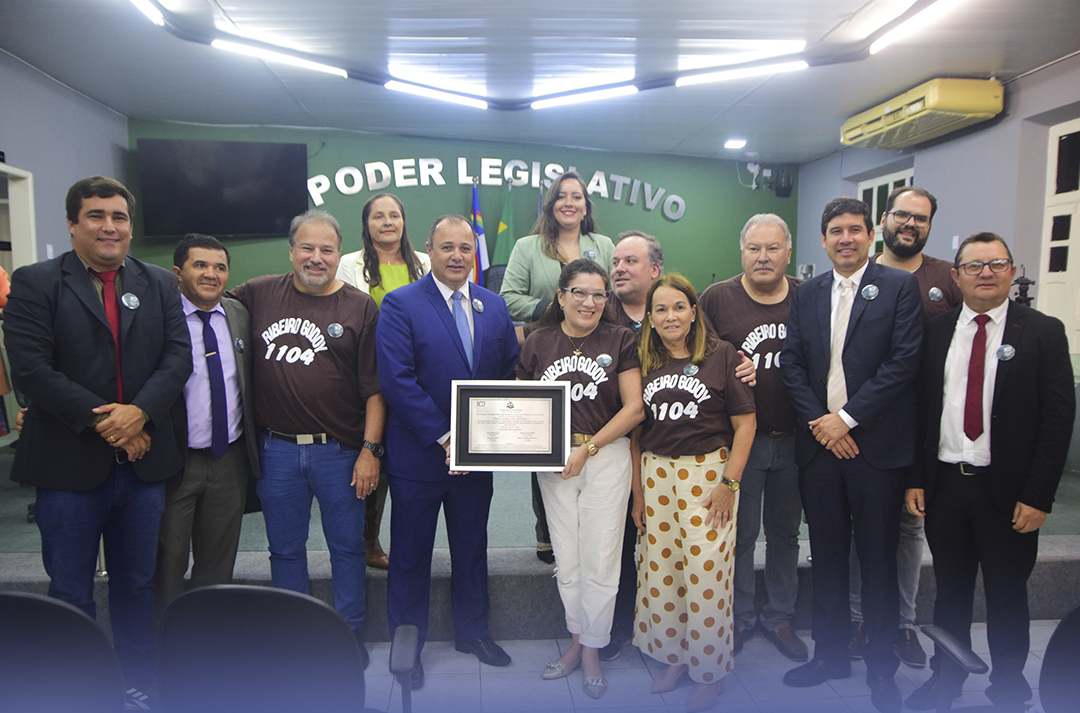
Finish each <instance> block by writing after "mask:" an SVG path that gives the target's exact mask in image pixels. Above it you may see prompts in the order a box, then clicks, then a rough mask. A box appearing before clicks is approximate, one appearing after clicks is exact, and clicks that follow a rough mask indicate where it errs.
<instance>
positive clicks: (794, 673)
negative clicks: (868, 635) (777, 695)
mask: <svg viewBox="0 0 1080 713" xmlns="http://www.w3.org/2000/svg"><path fill="white" fill-rule="evenodd" d="M850 677H851V662H849V661H841V662H837V663H830V662H828V661H826V660H825V659H819V658H814V659H811V660H810V663H804V664H803V665H802V666H797V667H796V668H793V669H791V670H790V671H788V672H787V673H785V674H784V683H785V684H786V685H788V686H794V687H795V688H809V687H810V686H817V685H819V684H822V683H825V682H826V681H828V680H829V679H830V678H832V679H836V678H850Z"/></svg>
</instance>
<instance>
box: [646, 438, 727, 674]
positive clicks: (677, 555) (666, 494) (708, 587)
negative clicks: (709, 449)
mask: <svg viewBox="0 0 1080 713" xmlns="http://www.w3.org/2000/svg"><path fill="white" fill-rule="evenodd" d="M721 454H723V460H721ZM726 456H727V449H726V448H723V449H720V450H719V451H716V452H713V453H709V454H707V455H704V456H682V457H668V456H656V455H654V454H653V453H650V452H649V451H645V452H644V453H642V457H641V460H642V463H641V476H642V479H643V480H644V483H643V490H644V493H645V534H644V535H641V534H639V535H638V589H637V607H636V611H635V616H634V645H635V646H637V647H638V648H639V649H641V650H642V651H644V652H646V653H648V654H649V655H650V656H652V657H653V658H654V659H656V660H657V661H660V662H662V663H666V664H669V665H676V664H688V666H689V674H690V678H691V679H692V680H694V681H696V682H697V683H714V682H716V681H718V680H720V679H721V678H723V677H724V676H725V675H727V674H728V673H729V672H730V671H731V668H732V653H731V651H732V632H731V623H732V621H731V602H732V598H733V595H734V589H733V587H732V581H731V573H732V569H733V568H734V565H735V517H734V513H736V512H738V509H739V500H738V497H737V494H736V499H735V505H734V511H733V513H732V515H733V517H732V518H731V520H730V521H729V522H728V524H727V525H726V526H724V527H721V528H718V529H716V530H713V529H712V528H711V527H710V526H708V525H706V524H705V516H706V515H708V511H707V510H706V509H705V507H704V506H703V503H704V502H705V498H707V497H708V496H709V493H711V492H712V490H713V488H715V487H716V486H717V484H718V483H719V482H720V478H721V476H723V474H724V467H725V462H726V460H727V457H726Z"/></svg>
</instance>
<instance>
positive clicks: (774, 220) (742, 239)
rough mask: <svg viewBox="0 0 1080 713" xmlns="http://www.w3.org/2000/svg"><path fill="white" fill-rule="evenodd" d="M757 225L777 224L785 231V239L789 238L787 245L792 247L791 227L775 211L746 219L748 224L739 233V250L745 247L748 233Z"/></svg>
mask: <svg viewBox="0 0 1080 713" xmlns="http://www.w3.org/2000/svg"><path fill="white" fill-rule="evenodd" d="M755 225H775V226H777V227H779V228H780V229H781V230H783V231H784V239H785V240H787V246H788V247H789V248H790V247H791V229H790V228H788V225H787V223H785V222H784V219H783V218H781V217H780V216H778V215H776V214H775V213H758V214H757V215H755V216H752V217H751V218H750V220H748V221H746V225H744V226H743V229H742V232H741V233H739V250H742V249H743V245H745V244H746V234H747V233H749V232H750V228H753V227H754V226H755Z"/></svg>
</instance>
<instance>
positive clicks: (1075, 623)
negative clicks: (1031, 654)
mask: <svg viewBox="0 0 1080 713" xmlns="http://www.w3.org/2000/svg"><path fill="white" fill-rule="evenodd" d="M1078 701H1080V607H1077V608H1076V609H1073V610H1072V611H1071V612H1070V613H1069V614H1068V615H1066V617H1065V618H1064V619H1062V620H1061V621H1060V622H1058V625H1057V628H1056V629H1054V633H1053V635H1052V636H1051V637H1050V643H1049V644H1047V645H1046V654H1045V655H1044V656H1043V663H1042V671H1041V672H1040V673H1039V702H1040V703H1042V707H1043V710H1044V711H1046V713H1059V711H1060V712H1064V711H1075V710H1076V706H1077V702H1078Z"/></svg>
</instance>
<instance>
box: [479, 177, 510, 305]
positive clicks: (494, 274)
mask: <svg viewBox="0 0 1080 713" xmlns="http://www.w3.org/2000/svg"><path fill="white" fill-rule="evenodd" d="M515 242H517V238H515V237H514V202H513V200H511V195H510V184H507V186H506V197H505V198H504V199H503V209H502V218H501V219H500V220H499V228H498V230H497V231H496V233H495V246H494V249H493V250H492V252H491V267H490V268H488V270H487V272H486V273H484V284H485V286H486V287H487V288H488V289H489V290H492V291H493V292H498V291H499V288H501V287H502V281H503V273H505V272H506V264H507V263H508V262H510V253H511V252H513V250H514V243H515Z"/></svg>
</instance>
